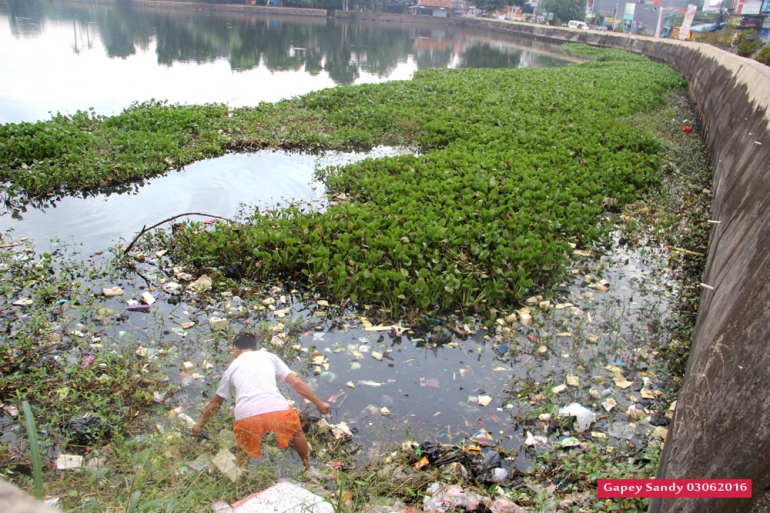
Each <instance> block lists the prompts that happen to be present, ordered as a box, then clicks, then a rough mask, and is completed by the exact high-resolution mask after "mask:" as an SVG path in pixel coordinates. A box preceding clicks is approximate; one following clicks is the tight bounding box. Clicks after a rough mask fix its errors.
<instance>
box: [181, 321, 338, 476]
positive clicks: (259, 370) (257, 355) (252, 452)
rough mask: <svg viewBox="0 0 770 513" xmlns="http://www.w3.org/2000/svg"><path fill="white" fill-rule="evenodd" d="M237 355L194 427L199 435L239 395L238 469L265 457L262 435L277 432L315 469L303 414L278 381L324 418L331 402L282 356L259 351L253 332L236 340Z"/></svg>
mask: <svg viewBox="0 0 770 513" xmlns="http://www.w3.org/2000/svg"><path fill="white" fill-rule="evenodd" d="M233 355H234V359H233V363H231V364H230V366H229V367H228V368H227V370H226V371H225V373H224V375H223V376H222V380H221V381H220V382H219V388H218V389H217V394H216V395H215V396H214V398H213V399H212V400H211V401H209V402H208V404H207V405H206V409H205V410H204V411H203V417H201V420H200V421H199V422H198V423H197V424H195V426H194V427H193V428H192V432H193V434H194V435H196V436H197V435H199V434H200V432H201V430H202V429H203V426H205V425H206V422H208V420H209V419H210V418H211V417H212V416H213V415H214V414H215V413H216V412H217V411H219V407H220V406H221V405H222V403H223V402H224V401H225V399H227V398H228V397H230V396H231V395H232V393H233V391H235V425H234V426H233V432H234V433H235V440H236V442H237V443H238V447H237V448H236V450H235V455H236V460H237V462H238V465H241V466H243V465H246V464H247V463H248V457H249V456H251V457H252V458H259V456H260V454H261V451H260V444H261V442H262V436H263V435H264V434H265V433H267V432H268V431H272V432H273V433H275V436H276V438H277V439H278V446H279V447H280V448H281V449H286V448H287V447H288V446H289V442H292V443H293V445H294V450H295V451H297V454H299V457H300V458H302V463H303V464H304V465H305V468H310V459H309V458H308V444H307V439H306V438H305V433H304V432H303V431H302V427H301V426H300V422H299V415H298V414H297V410H295V409H294V408H290V407H289V404H288V403H287V402H286V399H284V397H283V395H281V393H280V392H279V391H278V383H288V384H289V385H291V386H292V388H294V390H296V391H297V393H298V394H299V395H301V396H302V397H304V398H305V399H307V400H309V401H311V402H312V403H313V404H314V405H315V407H316V408H318V411H319V412H321V415H327V414H328V413H329V411H330V409H331V408H330V406H329V404H328V403H325V402H323V401H321V400H320V399H319V398H318V396H316V395H315V394H314V393H313V391H312V390H311V389H310V387H309V386H307V384H306V383H305V382H304V381H302V380H301V379H299V378H298V377H297V375H296V374H294V373H293V372H292V371H291V370H290V369H289V367H288V366H287V365H286V364H285V363H284V362H283V361H282V360H281V359H280V358H278V357H277V356H276V355H274V354H273V353H268V352H267V351H257V337H255V336H254V335H253V334H251V333H239V334H238V335H237V336H236V337H235V340H233Z"/></svg>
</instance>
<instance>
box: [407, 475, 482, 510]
mask: <svg viewBox="0 0 770 513" xmlns="http://www.w3.org/2000/svg"><path fill="white" fill-rule="evenodd" d="M480 502H481V496H480V495H479V494H477V493H476V492H473V491H469V490H463V488H462V487H461V486H458V485H447V484H444V483H440V482H436V483H431V485H430V486H428V489H427V490H425V497H424V498H423V505H422V510H423V511H424V512H425V513H447V512H449V511H455V510H456V509H457V508H460V507H462V508H465V509H466V510H467V511H473V510H474V509H476V508H478V507H479V503H480Z"/></svg>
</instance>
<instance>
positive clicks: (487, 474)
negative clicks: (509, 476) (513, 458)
mask: <svg viewBox="0 0 770 513" xmlns="http://www.w3.org/2000/svg"><path fill="white" fill-rule="evenodd" d="M474 463H475V466H474V470H475V472H474V477H475V478H476V480H477V481H479V482H481V483H487V484H488V483H495V482H496V481H495V477H494V476H495V472H496V471H497V469H499V468H501V469H504V470H506V472H508V471H509V470H508V462H507V461H505V458H503V456H502V455H501V454H500V453H498V452H496V451H487V452H486V453H485V454H484V457H483V459H482V458H481V457H480V456H479V457H478V458H477V459H476V460H474ZM498 484H499V483H498Z"/></svg>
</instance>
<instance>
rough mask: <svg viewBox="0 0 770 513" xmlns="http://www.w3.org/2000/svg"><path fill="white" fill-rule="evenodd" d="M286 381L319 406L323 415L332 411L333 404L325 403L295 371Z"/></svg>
mask: <svg viewBox="0 0 770 513" xmlns="http://www.w3.org/2000/svg"><path fill="white" fill-rule="evenodd" d="M286 383H288V384H289V385H291V386H292V388H293V389H294V390H296V391H297V393H298V394H299V395H301V396H302V397H304V398H305V399H307V400H308V401H310V402H312V403H313V404H314V405H315V407H316V408H318V411H319V412H320V413H321V415H328V414H329V412H330V411H331V406H329V403H325V402H323V401H322V400H320V399H319V398H318V396H317V395H315V392H313V391H312V390H311V389H310V387H309V386H307V383H305V382H304V381H302V380H301V379H299V378H298V377H297V375H296V374H294V373H293V372H292V373H291V374H289V375H288V376H286Z"/></svg>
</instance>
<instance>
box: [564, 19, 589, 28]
mask: <svg viewBox="0 0 770 513" xmlns="http://www.w3.org/2000/svg"><path fill="white" fill-rule="evenodd" d="M567 26H568V27H569V28H574V29H583V30H588V25H586V23H585V22H583V21H577V20H572V21H570V22H569V23H567Z"/></svg>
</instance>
